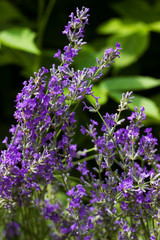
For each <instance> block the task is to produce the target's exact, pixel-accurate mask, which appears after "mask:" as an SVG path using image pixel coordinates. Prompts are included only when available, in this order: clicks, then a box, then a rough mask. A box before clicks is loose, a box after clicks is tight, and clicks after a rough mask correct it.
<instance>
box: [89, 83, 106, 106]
mask: <svg viewBox="0 0 160 240" xmlns="http://www.w3.org/2000/svg"><path fill="white" fill-rule="evenodd" d="M92 90H93V95H94V96H95V97H100V98H99V99H98V103H99V104H100V105H103V104H105V103H106V102H107V100H108V92H107V91H106V89H105V88H104V87H103V86H102V85H97V86H93V88H92ZM87 98H88V99H89V100H90V101H91V102H93V103H94V104H95V103H96V100H95V98H94V97H92V96H88V97H87Z"/></svg>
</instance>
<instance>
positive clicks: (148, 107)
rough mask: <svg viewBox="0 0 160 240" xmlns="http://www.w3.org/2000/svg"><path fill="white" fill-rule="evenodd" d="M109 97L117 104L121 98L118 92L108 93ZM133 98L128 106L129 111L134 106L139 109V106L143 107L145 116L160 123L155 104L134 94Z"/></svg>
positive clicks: (159, 112)
mask: <svg viewBox="0 0 160 240" xmlns="http://www.w3.org/2000/svg"><path fill="white" fill-rule="evenodd" d="M109 95H110V97H111V98H113V99H114V100H115V101H117V102H119V101H120V99H121V98H122V92H119V91H112V92H110V93H109ZM134 96H135V98H134V99H133V101H132V103H130V104H129V108H130V109H131V110H134V107H135V106H137V107H138V108H139V109H140V107H141V106H143V107H144V108H145V113H146V114H147V116H149V117H151V118H153V119H155V120H156V121H159V122H160V109H159V108H158V106H157V105H156V103H155V102H154V101H152V100H150V99H149V98H146V97H143V96H140V95H137V94H134Z"/></svg>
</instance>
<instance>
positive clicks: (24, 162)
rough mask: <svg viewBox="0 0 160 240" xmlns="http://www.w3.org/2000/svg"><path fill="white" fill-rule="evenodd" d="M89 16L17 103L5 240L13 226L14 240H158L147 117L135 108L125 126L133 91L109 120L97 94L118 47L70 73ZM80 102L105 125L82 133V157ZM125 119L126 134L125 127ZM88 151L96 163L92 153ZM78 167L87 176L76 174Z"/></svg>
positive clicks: (73, 21)
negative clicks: (85, 141) (77, 138)
mask: <svg viewBox="0 0 160 240" xmlns="http://www.w3.org/2000/svg"><path fill="white" fill-rule="evenodd" d="M88 12H89V9H88V8H85V7H83V8H82V9H81V10H79V9H78V8H77V10H76V15H75V14H74V13H71V15H70V21H69V22H68V24H67V26H65V30H64V31H63V34H65V35H66V36H67V38H68V40H69V44H68V45H66V46H65V47H64V49H63V51H62V50H58V52H57V53H56V54H55V55H54V57H55V58H58V59H59V61H60V64H59V66H56V65H55V64H53V65H52V68H51V69H50V70H47V69H46V68H44V67H42V69H40V70H39V71H38V73H35V74H34V77H31V78H30V79H29V81H25V82H24V83H23V85H24V87H23V89H22V91H21V92H20V93H19V94H18V95H17V98H16V111H15V114H14V117H15V119H16V121H17V125H15V126H12V127H11V129H10V132H11V134H12V137H11V141H10V143H8V139H7V138H5V139H4V141H3V142H4V143H5V144H6V150H3V151H2V152H1V156H0V203H1V209H7V211H8V212H9V213H8V214H7V219H8V222H7V223H6V227H5V229H4V232H3V235H4V237H5V239H8V238H7V236H8V235H7V234H8V232H7V231H6V229H8V226H12V227H11V228H10V229H12V228H13V231H11V234H10V236H9V237H10V238H9V239H12V238H14V237H15V236H18V237H19V239H26V238H27V234H28V239H29V236H31V235H32V239H45V238H47V237H48V238H47V239H57V240H60V239H77V240H78V239H84V240H90V239H97V240H98V239H120V240H125V239H139V236H140V235H143V236H144V239H156V240H158V239H159V237H160V233H159V231H160V229H159V227H160V226H159V218H160V217H159V206H160V191H159V190H160V187H159V186H160V178H159V177H160V174H159V170H160V164H159V160H160V157H159V155H158V154H157V153H156V145H157V139H155V138H154V137H153V135H152V133H151V129H149V128H147V129H146V130H145V131H144V132H143V133H142V134H141V133H140V128H141V127H142V126H143V121H144V120H145V119H146V115H145V113H144V111H145V109H144V108H143V107H141V109H140V111H138V108H137V107H135V111H134V112H132V114H131V116H129V117H127V119H121V112H122V111H125V110H126V109H127V108H128V104H129V103H130V102H131V101H132V98H133V96H132V92H127V93H126V94H123V95H122V100H121V102H120V105H119V106H118V112H117V113H115V114H111V115H110V114H108V113H106V114H105V115H104V116H102V115H101V114H100V111H99V109H100V105H99V104H98V98H97V97H95V96H94V93H93V90H92V87H93V84H94V82H95V80H97V79H99V78H100V77H101V76H102V75H103V69H104V68H106V67H110V65H111V63H113V62H114V59H115V58H117V57H120V50H121V48H120V44H119V43H116V46H115V47H116V48H115V49H113V48H110V49H107V50H105V52H104V56H103V57H102V59H101V60H99V59H98V58H97V65H96V66H93V67H91V68H83V69H82V70H75V69H74V68H73V67H72V63H73V61H74V57H76V56H77V55H78V52H79V51H80V50H81V48H82V46H83V45H84V44H86V42H84V40H83V38H84V29H85V26H86V24H88V17H89V14H88ZM89 95H91V96H93V97H94V98H95V99H96V105H95V106H94V105H93V106H88V104H86V102H85V101H84V100H85V99H86V97H87V96H89ZM81 101H83V102H84V108H83V110H85V109H87V110H89V111H92V112H95V113H98V115H99V116H100V121H101V122H102V123H98V122H96V121H95V120H93V119H91V120H90V124H89V126H88V128H86V126H82V127H81V133H82V134H84V135H85V134H86V135H87V136H86V137H88V136H90V137H91V142H92V144H93V148H92V149H87V150H86V149H84V150H81V151H80V150H79V149H78V146H77V144H75V143H73V137H74V135H75V130H76V119H75V111H76V109H77V106H78V104H79V103H80V102H81ZM73 104H74V107H73ZM125 121H126V127H121V124H122V122H125ZM100 124H101V133H99V132H98V130H97V128H98V125H100ZM123 125H124V123H123ZM91 151H93V155H92V156H91V155H87V154H88V153H90V152H91ZM76 159H78V160H76ZM91 159H92V161H95V164H96V167H94V168H93V169H92V170H91V169H88V168H87V161H89V160H91ZM75 166H76V170H74V171H76V172H77V173H78V174H80V175H81V177H80V178H77V177H75V176H74V175H72V174H71V172H72V170H73V169H75ZM76 182H77V184H76ZM73 183H74V184H73ZM73 185H74V186H73ZM59 192H61V197H58V193H59ZM62 196H65V197H64V198H63V197H62ZM22 220H23V223H22ZM50 223H51V224H50ZM32 224H33V226H34V227H33V228H31V227H30V226H31V225H32ZM42 225H43V228H41V226H42Z"/></svg>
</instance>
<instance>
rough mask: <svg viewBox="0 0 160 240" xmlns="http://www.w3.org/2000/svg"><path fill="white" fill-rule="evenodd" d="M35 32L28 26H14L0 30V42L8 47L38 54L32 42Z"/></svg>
mask: <svg viewBox="0 0 160 240" xmlns="http://www.w3.org/2000/svg"><path fill="white" fill-rule="evenodd" d="M34 38H35V33H34V32H32V31H31V30H30V29H28V28H20V27H14V28H10V29H6V30H3V31H1V32H0V43H1V44H2V45H5V46H7V47H10V48H15V49H19V50H23V51H26V52H30V53H34V54H39V53H40V51H39V49H38V48H37V46H36V44H35V43H34Z"/></svg>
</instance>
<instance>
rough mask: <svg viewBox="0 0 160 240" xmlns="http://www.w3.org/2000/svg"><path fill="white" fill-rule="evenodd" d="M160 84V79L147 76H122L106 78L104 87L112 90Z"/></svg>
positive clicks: (152, 86)
mask: <svg viewBox="0 0 160 240" xmlns="http://www.w3.org/2000/svg"><path fill="white" fill-rule="evenodd" d="M157 86H160V80H158V79H155V78H152V77H145V76H120V77H112V78H107V79H104V80H103V82H102V83H101V87H102V88H106V89H107V90H108V91H112V90H126V91H132V90H133V91H134V90H136V91H137V90H145V89H150V88H154V87H157Z"/></svg>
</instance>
